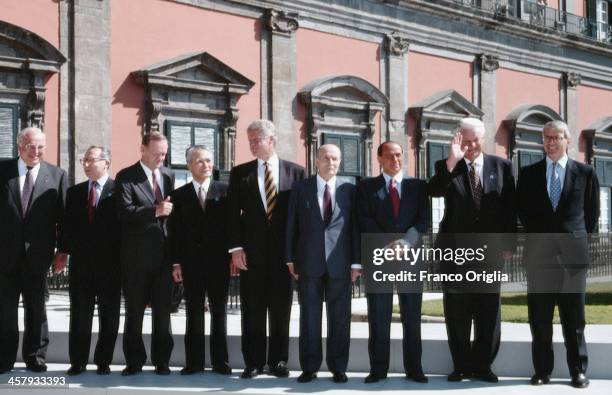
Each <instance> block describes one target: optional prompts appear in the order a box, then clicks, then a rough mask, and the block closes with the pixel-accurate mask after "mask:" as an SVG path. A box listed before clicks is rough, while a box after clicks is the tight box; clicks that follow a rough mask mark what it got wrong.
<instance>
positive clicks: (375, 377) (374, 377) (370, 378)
mask: <svg viewBox="0 0 612 395" xmlns="http://www.w3.org/2000/svg"><path fill="white" fill-rule="evenodd" d="M386 378H387V375H384V376H383V375H379V374H376V373H370V374H368V375H367V376H366V378H365V380H363V382H364V383H366V384H370V383H378V382H379V381H380V380H381V379H386Z"/></svg>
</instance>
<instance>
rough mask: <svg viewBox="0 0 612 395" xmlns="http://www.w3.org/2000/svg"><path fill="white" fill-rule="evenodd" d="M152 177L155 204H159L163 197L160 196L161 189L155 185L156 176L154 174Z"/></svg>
mask: <svg viewBox="0 0 612 395" xmlns="http://www.w3.org/2000/svg"><path fill="white" fill-rule="evenodd" d="M152 175H153V194H154V195H155V203H159V202H161V201H163V200H164V196H163V195H162V192H161V189H160V188H159V184H158V183H157V175H156V174H155V172H153V173H152Z"/></svg>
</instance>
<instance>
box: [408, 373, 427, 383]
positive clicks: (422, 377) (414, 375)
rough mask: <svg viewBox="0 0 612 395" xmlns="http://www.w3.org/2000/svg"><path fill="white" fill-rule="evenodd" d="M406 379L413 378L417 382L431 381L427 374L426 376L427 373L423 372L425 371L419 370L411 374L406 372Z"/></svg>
mask: <svg viewBox="0 0 612 395" xmlns="http://www.w3.org/2000/svg"><path fill="white" fill-rule="evenodd" d="M406 380H412V381H414V382H415V383H423V384H425V383H429V379H428V378H427V376H425V374H423V372H417V373H411V374H408V373H407V374H406Z"/></svg>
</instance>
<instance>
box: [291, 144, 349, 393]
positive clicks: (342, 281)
mask: <svg viewBox="0 0 612 395" xmlns="http://www.w3.org/2000/svg"><path fill="white" fill-rule="evenodd" d="M340 158H341V153H340V149H339V148H338V147H337V146H335V145H333V144H326V145H322V146H321V147H319V149H318V150H317V157H316V164H317V175H315V176H312V177H309V178H307V179H305V180H302V181H299V182H297V183H295V184H294V185H293V189H292V190H291V197H290V199H289V213H288V216H287V237H286V248H285V250H286V251H285V253H286V257H287V258H286V261H287V268H288V269H289V272H290V273H291V275H292V276H293V277H294V278H295V280H296V281H297V283H298V292H299V300H300V365H301V367H302V374H301V375H300V377H299V378H298V382H300V383H307V382H309V381H311V380H312V379H314V378H316V377H317V371H318V370H319V367H320V366H321V362H322V360H323V349H322V345H321V314H322V312H323V300H325V301H326V305H327V328H328V333H327V346H326V350H327V352H326V361H327V367H328V368H329V370H330V371H331V372H332V373H333V380H334V382H336V383H344V382H346V381H347V377H346V367H347V364H348V357H349V346H350V342H351V339H350V337H351V334H350V327H351V282H354V281H355V280H356V279H357V277H358V276H359V275H360V273H361V266H360V264H359V237H360V235H359V228H358V225H357V221H356V219H355V218H354V216H355V207H354V206H355V186H354V185H353V184H351V183H349V182H347V181H343V180H340V179H337V178H336V173H337V172H338V168H339V166H340V160H341V159H340Z"/></svg>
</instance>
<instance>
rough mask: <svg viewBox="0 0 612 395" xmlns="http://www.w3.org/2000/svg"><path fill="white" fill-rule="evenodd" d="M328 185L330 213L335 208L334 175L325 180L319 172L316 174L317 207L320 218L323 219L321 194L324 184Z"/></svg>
mask: <svg viewBox="0 0 612 395" xmlns="http://www.w3.org/2000/svg"><path fill="white" fill-rule="evenodd" d="M326 184H327V185H328V189H329V195H330V196H331V204H332V213H333V212H334V209H335V208H336V176H334V177H332V178H330V179H329V181H325V180H324V179H323V178H321V176H320V175H319V174H317V200H318V202H319V209H320V211H321V218H323V219H325V211H324V210H325V209H324V207H323V194H324V193H325V185H326Z"/></svg>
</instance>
